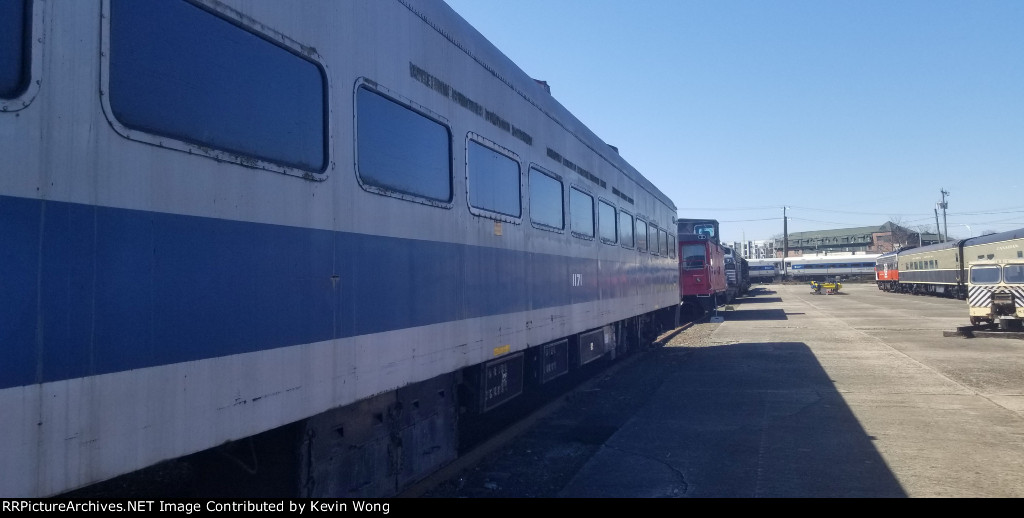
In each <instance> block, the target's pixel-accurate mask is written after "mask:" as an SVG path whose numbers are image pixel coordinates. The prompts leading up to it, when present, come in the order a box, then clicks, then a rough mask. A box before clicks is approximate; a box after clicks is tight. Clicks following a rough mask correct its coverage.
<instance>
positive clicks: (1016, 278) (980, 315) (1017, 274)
mask: <svg viewBox="0 0 1024 518" xmlns="http://www.w3.org/2000/svg"><path fill="white" fill-rule="evenodd" d="M963 256H964V261H967V271H966V275H965V277H966V279H967V308H968V314H969V317H970V321H971V324H972V325H981V324H985V323H988V324H997V325H998V326H999V327H1000V328H1002V329H1013V330H1019V329H1021V323H1022V322H1024V229H1017V230H1011V231H1009V232H1002V233H998V234H990V235H986V236H980V237H976V238H971V239H968V240H966V241H965V242H964V245H963Z"/></svg>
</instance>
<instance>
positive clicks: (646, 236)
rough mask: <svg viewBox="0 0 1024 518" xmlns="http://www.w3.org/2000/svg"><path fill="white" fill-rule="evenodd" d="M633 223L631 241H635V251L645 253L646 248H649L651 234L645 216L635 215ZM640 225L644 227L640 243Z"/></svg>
mask: <svg viewBox="0 0 1024 518" xmlns="http://www.w3.org/2000/svg"><path fill="white" fill-rule="evenodd" d="M633 225H634V226H633V239H634V241H633V242H634V243H636V250H637V252H645V253H646V252H647V251H648V250H650V235H651V234H650V231H649V229H650V226H649V225H648V224H647V220H646V219H645V218H641V217H640V216H637V217H636V218H635V219H634V223H633ZM640 225H643V229H644V231H643V233H642V234H643V241H642V244H641V240H640V236H641V232H640Z"/></svg>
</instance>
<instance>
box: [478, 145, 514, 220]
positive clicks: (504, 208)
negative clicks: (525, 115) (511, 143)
mask: <svg viewBox="0 0 1024 518" xmlns="http://www.w3.org/2000/svg"><path fill="white" fill-rule="evenodd" d="M466 152H467V154H468V155H469V156H468V157H467V158H468V159H467V162H466V164H467V165H466V168H467V169H466V175H467V177H468V182H467V183H468V184H469V185H468V187H469V205H470V206H471V207H475V208H477V209H483V210H487V211H491V212H497V213H499V214H504V215H506V216H512V217H515V218H518V217H519V216H521V215H522V213H523V209H522V202H521V191H520V187H519V186H520V180H519V162H517V161H515V160H513V159H512V158H509V157H507V156H505V155H503V154H501V153H499V152H497V151H495V150H493V149H491V148H489V147H486V146H484V145H483V144H480V143H479V142H476V141H474V140H471V141H469V147H468V149H467V150H466Z"/></svg>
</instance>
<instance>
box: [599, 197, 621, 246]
mask: <svg viewBox="0 0 1024 518" xmlns="http://www.w3.org/2000/svg"><path fill="white" fill-rule="evenodd" d="M617 223H618V218H616V217H615V206H614V205H612V204H610V203H608V202H606V201H604V200H598V204H597V226H598V232H599V233H600V234H601V241H604V242H605V243H610V244H614V243H615V242H616V239H617V238H618V236H619V229H618V225H617Z"/></svg>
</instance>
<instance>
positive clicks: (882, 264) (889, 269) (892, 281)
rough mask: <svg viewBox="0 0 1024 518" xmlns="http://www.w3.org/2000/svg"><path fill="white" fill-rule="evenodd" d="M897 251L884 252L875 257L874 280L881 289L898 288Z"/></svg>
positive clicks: (890, 289) (891, 289)
mask: <svg viewBox="0 0 1024 518" xmlns="http://www.w3.org/2000/svg"><path fill="white" fill-rule="evenodd" d="M898 254H899V252H898V251H892V252H886V253H884V254H882V255H879V256H878V257H877V258H876V259H875V282H876V283H878V289H880V290H882V291H897V290H899V281H900V271H899V267H898V265H899V262H898V260H897V259H898Z"/></svg>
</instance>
